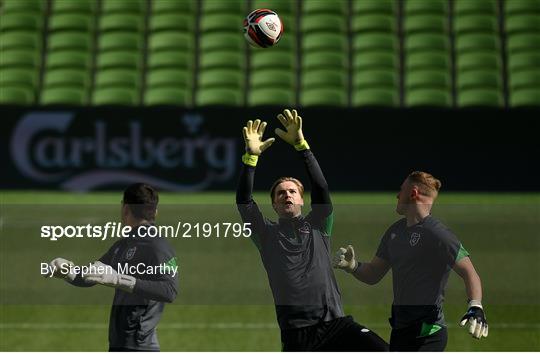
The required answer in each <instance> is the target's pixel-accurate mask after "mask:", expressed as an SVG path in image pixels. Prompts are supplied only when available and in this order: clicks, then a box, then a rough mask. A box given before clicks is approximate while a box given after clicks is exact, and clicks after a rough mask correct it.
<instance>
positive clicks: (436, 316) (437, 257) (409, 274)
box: [376, 215, 469, 329]
mask: <svg viewBox="0 0 540 354" xmlns="http://www.w3.org/2000/svg"><path fill="white" fill-rule="evenodd" d="M376 255H377V257H379V258H382V259H384V260H386V261H387V262H388V263H389V264H390V265H391V267H392V278H393V288H394V303H393V305H392V318H391V319H390V322H391V325H392V328H394V329H400V328H405V327H409V326H412V325H415V324H418V323H420V322H425V323H427V324H437V325H440V326H445V322H444V315H443V310H442V305H443V301H444V290H445V288H446V283H447V282H448V276H449V274H450V270H451V269H452V267H453V266H454V264H455V263H456V262H457V261H459V260H460V259H461V258H463V257H466V256H468V255H469V253H468V252H467V251H466V250H465V249H464V248H463V247H462V246H461V243H460V242H459V241H458V239H457V237H456V236H455V235H454V234H453V233H452V231H450V230H449V229H448V228H447V227H446V226H445V225H443V224H442V223H441V222H440V221H439V220H437V219H435V218H434V217H432V216H431V215H430V216H427V217H426V218H424V220H422V221H421V222H419V223H418V224H415V225H412V226H410V227H407V220H406V219H401V220H399V221H397V222H396V223H394V224H393V225H392V226H390V228H388V230H387V231H386V233H385V234H384V236H383V237H382V239H381V243H380V245H379V248H378V249H377V254H376Z"/></svg>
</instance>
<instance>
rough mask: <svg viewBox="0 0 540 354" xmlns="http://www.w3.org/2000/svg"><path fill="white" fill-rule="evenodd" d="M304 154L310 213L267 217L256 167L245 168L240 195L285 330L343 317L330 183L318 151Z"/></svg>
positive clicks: (244, 215) (239, 186)
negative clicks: (256, 195)
mask: <svg viewBox="0 0 540 354" xmlns="http://www.w3.org/2000/svg"><path fill="white" fill-rule="evenodd" d="M299 154H300V156H301V157H302V159H303V160H304V163H305V166H306V169H307V172H308V175H309V179H310V182H311V187H312V189H311V208H312V210H311V212H310V213H309V214H308V215H307V216H305V217H304V216H299V217H296V218H294V219H281V218H280V219H279V221H278V222H273V221H270V220H268V219H266V218H264V217H263V215H262V213H261V212H260V210H259V208H258V206H257V204H256V203H255V201H254V200H253V197H252V191H253V181H254V177H255V167H251V166H246V165H244V166H243V168H242V171H241V173H240V182H239V185H238V190H237V194H236V203H237V205H238V210H239V211H240V215H241V217H242V220H243V222H245V223H251V230H252V236H251V238H252V240H253V242H254V243H255V245H256V246H257V248H258V249H259V252H260V255H261V259H262V262H263V265H264V268H265V269H266V273H267V274H268V280H269V283H270V288H271V289H272V294H273V296H274V303H275V305H276V314H277V320H278V323H279V326H280V328H281V329H282V330H284V329H291V328H300V327H305V326H310V325H314V324H317V323H319V322H321V321H330V320H333V319H335V318H339V317H343V309H342V306H341V294H340V292H339V289H338V286H337V282H336V279H335V277H334V272H333V270H332V265H331V258H330V235H331V232H332V223H333V209H332V203H331V201H330V194H329V193H328V186H327V183H326V180H325V178H324V176H323V174H322V171H321V168H320V167H319V164H318V162H317V160H316V159H315V156H313V153H312V152H311V151H310V150H303V151H301V152H299Z"/></svg>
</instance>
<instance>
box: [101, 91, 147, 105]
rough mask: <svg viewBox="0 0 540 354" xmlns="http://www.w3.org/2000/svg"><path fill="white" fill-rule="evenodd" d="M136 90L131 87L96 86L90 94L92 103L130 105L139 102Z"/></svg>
mask: <svg viewBox="0 0 540 354" xmlns="http://www.w3.org/2000/svg"><path fill="white" fill-rule="evenodd" d="M138 96H139V95H138V92H137V90H135V89H133V88H131V87H122V88H120V87H114V88H103V89H101V88H98V89H95V90H94V93H93V95H92V104H94V105H98V106H100V105H120V106H132V105H137V104H139V97H138Z"/></svg>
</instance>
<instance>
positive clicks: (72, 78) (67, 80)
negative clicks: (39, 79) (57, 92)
mask: <svg viewBox="0 0 540 354" xmlns="http://www.w3.org/2000/svg"><path fill="white" fill-rule="evenodd" d="M43 86H44V87H46V88H53V87H61V86H64V87H66V86H68V87H81V88H85V87H89V86H90V74H89V72H88V71H86V70H75V69H57V70H47V71H45V76H44V79H43Z"/></svg>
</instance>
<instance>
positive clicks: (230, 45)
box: [199, 33, 246, 52]
mask: <svg viewBox="0 0 540 354" xmlns="http://www.w3.org/2000/svg"><path fill="white" fill-rule="evenodd" d="M245 46H246V41H245V40H244V38H242V36H240V35H239V34H232V33H208V34H203V35H201V36H200V40H199V48H200V50H201V52H211V51H213V50H237V51H243V50H244V48H245Z"/></svg>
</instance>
